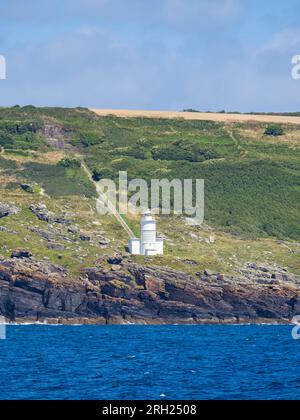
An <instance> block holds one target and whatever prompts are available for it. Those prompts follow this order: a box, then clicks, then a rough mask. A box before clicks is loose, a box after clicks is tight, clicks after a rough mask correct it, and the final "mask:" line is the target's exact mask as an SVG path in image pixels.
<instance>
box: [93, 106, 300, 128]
mask: <svg viewBox="0 0 300 420" xmlns="http://www.w3.org/2000/svg"><path fill="white" fill-rule="evenodd" d="M91 111H93V112H95V113H96V114H97V115H100V116H108V115H114V116H116V117H121V118H135V117H146V118H165V119H174V118H181V119H184V120H205V121H217V122H243V121H258V122H266V123H278V124H299V125H300V117H288V116H280V115H254V114H253V115H247V114H221V113H205V112H203V113H202V112H173V111H142V110H139V111H135V110H125V109H91Z"/></svg>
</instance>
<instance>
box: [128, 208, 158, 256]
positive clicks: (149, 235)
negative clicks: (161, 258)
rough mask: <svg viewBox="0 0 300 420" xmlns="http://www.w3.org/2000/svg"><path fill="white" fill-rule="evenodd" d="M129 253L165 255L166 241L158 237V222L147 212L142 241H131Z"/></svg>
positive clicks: (144, 219) (143, 223)
mask: <svg viewBox="0 0 300 420" xmlns="http://www.w3.org/2000/svg"><path fill="white" fill-rule="evenodd" d="M128 246H129V252H130V253H131V254H133V255H146V256H151V255H162V254H163V253H164V241H163V239H158V238H157V237H156V221H155V219H154V218H153V217H152V215H151V211H150V210H147V211H146V213H145V214H144V216H143V218H142V220H141V239H138V238H134V239H130V240H129V243H128Z"/></svg>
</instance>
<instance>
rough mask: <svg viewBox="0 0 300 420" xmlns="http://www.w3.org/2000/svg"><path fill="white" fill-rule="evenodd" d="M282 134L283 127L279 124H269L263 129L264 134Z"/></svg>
mask: <svg viewBox="0 0 300 420" xmlns="http://www.w3.org/2000/svg"><path fill="white" fill-rule="evenodd" d="M283 134H284V131H283V128H282V127H280V125H269V127H267V128H266V130H265V135H266V136H274V137H276V136H282V135H283Z"/></svg>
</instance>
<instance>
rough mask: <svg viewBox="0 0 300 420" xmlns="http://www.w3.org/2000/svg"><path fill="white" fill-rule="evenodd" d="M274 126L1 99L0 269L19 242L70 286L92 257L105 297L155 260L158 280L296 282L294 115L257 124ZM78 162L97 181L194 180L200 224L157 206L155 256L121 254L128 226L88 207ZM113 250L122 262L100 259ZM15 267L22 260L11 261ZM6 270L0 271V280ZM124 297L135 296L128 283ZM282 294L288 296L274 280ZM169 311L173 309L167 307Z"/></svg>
mask: <svg viewBox="0 0 300 420" xmlns="http://www.w3.org/2000/svg"><path fill="white" fill-rule="evenodd" d="M295 118H296V117H295ZM272 124H273V123H272V121H271V123H269V122H263V121H254V120H246V121H232V120H227V121H226V122H224V121H222V120H220V121H212V120H184V119H167V118H157V117H156V118H145V117H135V118H132V117H130V118H129V117H127V118H121V117H116V116H112V115H107V116H99V115H97V114H96V113H95V112H92V111H90V110H87V109H82V108H77V109H59V108H34V107H31V106H28V107H23V108H20V107H14V108H0V146H1V150H2V151H1V155H0V180H1V184H0V256H1V261H2V264H4V266H3V267H7V264H8V266H9V267H14V266H15V263H12V262H10V257H11V255H12V253H13V252H14V251H15V250H17V249H22V250H24V251H27V252H29V254H28V255H27V256H26V252H25V258H29V259H30V258H34V261H37V262H36V264H44V265H45V267H46V266H47V265H48V268H44V269H39V270H40V272H42V273H44V271H45V272H50V273H51V271H52V270H54V272H55V273H56V274H55V276H54V277H55V278H56V276H57V270H58V269H57V267H60V269H59V270H66V271H65V272H64V271H61V274H60V275H59V277H60V278H61V279H62V282H63V283H66V284H68V285H69V284H72V282H74V281H79V282H80V284H82V278H84V279H85V280H84V281H91V278H89V275H87V274H86V273H87V271H86V270H89V269H92V268H93V269H95V267H98V269H99V267H100V269H101V273H102V274H101V276H102V277H101V276H100V277H101V279H102V280H103V278H104V279H105V278H106V277H107V278H106V280H105V281H106V283H105V290H106V292H105V294H108V296H110V294H112V295H113V296H114V298H117V296H116V294H118V293H119V292H116V288H117V289H118V287H121V286H122V285H123V282H125V284H126V282H128V281H129V283H130V287H133V289H135V288H138V289H139V287H140V285H139V284H138V283H139V282H140V281H141V280H140V277H139V275H138V274H137V273H136V271H134V270H136V269H134V267H140V268H139V270H140V271H139V272H145V270H147V269H149V270H152V271H151V273H153V272H155V270H157V277H158V278H159V276H160V275H162V278H161V281H165V274H164V270H171V272H170V273H172V270H177V271H176V272H177V273H178V272H181V273H185V274H176V273H175V274H174V271H173V277H174V278H175V279H176V277H178V276H179V278H184V281H185V282H187V284H189V282H190V283H195V284H198V282H199V279H201V278H202V277H201V276H203V273H204V272H205V271H206V272H207V273H209V275H208V278H210V276H212V279H213V281H217V278H219V280H218V281H217V282H219V286H220V287H221V285H222V284H223V282H225V283H226V284H228V282H229V283H230V282H234V284H237V280H236V279H238V278H239V279H240V280H239V281H238V283H240V284H243V282H246V281H247V278H251V284H252V286H251V287H253V289H251V290H255V284H264V285H265V286H263V287H274V286H270V284H273V283H274V281H276V282H278V281H279V282H281V281H283V279H286V281H287V287H289V288H292V289H291V290H294V286H292V284H293V283H295V282H296V284H297V281H298V277H297V275H299V274H300V265H299V249H300V248H299V238H300V227H299V209H300V165H299V164H300V147H299V146H300V130H299V128H300V124H299V125H297V124H290V123H286V122H285V123H280V124H279V128H280V129H282V133H280V134H281V135H278V136H275V135H267V134H265V132H266V128H268V127H270V126H272ZM277 128H278V124H277ZM82 160H84V161H85V164H86V165H87V167H88V168H89V170H90V171H91V172H92V173H93V174H94V177H95V179H101V178H102V177H105V178H112V179H117V177H118V171H119V170H127V171H128V177H129V179H130V178H143V179H146V180H150V179H151V178H159V179H161V178H168V179H174V178H180V179H184V178H193V179H195V178H204V179H205V184H206V190H205V223H204V225H203V226H201V227H193V226H189V225H188V224H187V222H186V220H185V218H184V217H175V216H170V217H162V216H161V217H159V220H158V227H159V231H160V234H162V235H164V236H165V238H166V252H165V255H164V257H155V258H151V259H146V260H145V259H144V258H142V257H133V258H131V259H130V261H128V256H126V254H124V252H125V246H126V243H127V240H128V236H127V233H126V232H125V231H124V230H123V229H122V227H121V226H120V225H119V224H118V223H117V222H116V220H115V219H114V218H113V217H112V216H99V215H98V214H97V212H96V206H95V198H96V191H95V187H94V185H93V183H92V182H91V181H90V180H89V179H88V177H87V175H86V173H85V171H84V170H83V168H82V166H81V161H82ZM126 219H127V222H128V224H129V225H130V227H131V228H132V229H133V230H134V231H135V232H138V229H139V221H138V220H137V219H136V218H135V217H133V216H130V215H128V216H127V218H126ZM31 254H33V257H31ZM121 254H123V258H125V261H126V262H125V263H121V265H120V264H117V263H115V262H114V260H113V264H112V263H111V260H110V258H112V256H116V255H121ZM124 255H125V257H124ZM104 256H106V257H104ZM21 258H22V257H21ZM114 258H117V257H114ZM53 264H54V267H56V268H53V266H52V265H53ZM122 264H123V265H122ZM132 264H133V265H132ZM0 265H1V264H0ZM122 267H123V268H122ZM151 267H152V268H151ZM155 267H160V268H157V269H155ZM249 267H250V268H251V267H252V268H251V269H250V272H251V270H252V271H253V267H257V270H258V273H259V274H258V275H257V272H256V271H255V270H256V268H255V269H254V272H253V273H252V274H251V273H250V274H249V276H250V277H249V276H248V274H247V273H248V271H249ZM18 270H21V272H22V270H25V268H22V267H19V266H18ZM26 270H27V269H26ZM26 270H25V271H26ZM32 270H33V272H34V270H35V268H34V267H33V269H32ZM43 270H44V271H43ZM128 270H129V271H128ZM130 270H131V272H130ZM153 270H154V271H153ZM247 270H248V271H247ZM0 271H1V270H0ZM133 271H134V273H133ZM6 272H7V268H5V269H4V268H3V273H6ZM110 272H113V273H114V275H113V276H112V277H110V276H109V273H110ZM118 272H120V273H121V274H116V273H118ZM17 273H19V271H18V272H17ZM17 273H16V276H17V277H18V276H19V274H17ZM103 273H104V274H103ZM122 273H123V274H122ZM159 273H162V274H159ZM170 273H169V274H168V279H169V278H170V276H171V277H172V274H170ZM285 273H286V274H285ZM44 274H45V273H44ZM103 275H104V277H103ZM147 275H148V274H147ZM151 275H152V274H151ZM220 275H222V276H225V277H222V278H221V277H220ZM5 276H7V274H3V277H1V274H0V280H3V279H4V277H5ZM37 276H38V277H39V276H41V274H37ZM82 276H83V277H82ZM86 276H87V277H86ZM105 276H106V277H105ZM124 276H125V277H124ZM143 276H144V274H143ZM182 276H183V277H182ZM186 276H187V277H186ZM218 276H219V277H218ZM227 276H229V277H227ZM247 276H248V277H247ZM206 278H207V277H205V276H204V280H203V281H206V280H205V279H206ZM278 278H279V279H280V280H278ZM124 279H125V280H124ZM187 279H189V280H187ZM230 279H231V280H230ZM234 279H235V280H234ZM102 280H101V281H102ZM45 281H46V280H45ZM51 281H52V280H51ZM93 281H94V280H93ZM103 281H104V280H103ZM168 281H169V280H168ZM200 281H201V280H200ZM55 282H56V280H55ZM116 282H117V283H116ZM118 282H119V283H118ZM120 282H121V283H120ZM272 282H273V283H272ZM179 283H180V282H179ZM225 283H224V284H225ZM107 284H109V287H110V289H107ZM281 286H282V285H281ZM281 286H280V287H281ZM3 287H4V286H3ZM22 287H23V286H22ZM26 287H28V286H26ZM97 287H98V286H97ZM124 287H125V286H124V285H123V286H122V287H121V289H122V290H123V292H122V296H123V297H122V298H124V299H125V297H124V296H126V293H127V298H126V299H129V297H128V296H129V295H130V294H129V292H126V293H125V292H124V290H125V289H126V287H125V289H124ZM153 287H154V292H155V293H158V295H159V296H160V292H159V291H158V290H157V289H155V287H158V286H157V285H156V286H153V285H151V286H150V290H149V292H151V293H152V292H153V290H152V289H151V288H153ZM164 287H165V286H164ZM170 287H171V286H170ZM172 287H173V286H172ZM177 287H178V284H177V283H176V288H177ZM185 287H186V286H185ZM259 287H261V286H259ZM297 287H298V286H297ZM297 287H296V289H297ZM25 289H26V288H25ZM275 289H276V287H275ZM3 290H4V289H3ZM5 290H6V289H5ZM112 290H113V291H112ZM118 290H119V289H118ZM151 290H152V291H151ZM233 290H236V289H235V288H233ZM0 292H1V287H0ZM277 292H278V290H277ZM277 292H276V293H277ZM38 293H39V292H38ZM43 293H44V292H43ZM95 293H96V294H97V293H99V291H98V292H96V291H95ZM102 293H103V291H102ZM124 293H125V295H124ZM130 293H131V292H130ZM132 293H133V292H132ZM168 293H169V292H168ZM193 293H195V294H197V293H199V290H198V291H196V290H195V291H194V292H193ZM201 293H203V291H202V292H201ZM207 293H209V292H207ZM234 293H235V292H233V294H234ZM251 293H252V292H251ZM262 293H265V292H262ZM278 293H279V292H278ZM293 293H294V292H292V294H293ZM130 296H135V298H134V299H136V295H135V294H134V293H133V294H131V295H130ZM259 296H260V295H259ZM259 296H258V297H257V299H258V300H260V297H259ZM280 296H281V298H283V297H282V296H290V295H285V292H284V291H282V290H281V291H280ZM281 298H280V299H281ZM132 299H133V298H132ZM159 299H161V297H160V298H159ZM164 299H166V298H164ZM180 299H181V298H180ZM182 299H183V300H184V299H185V297H182ZM193 299H194V298H193ZM193 299H192V300H193ZM270 299H271V300H272V297H271V298H270ZM274 299H275V298H274ZM276 299H277V298H276ZM276 299H275V300H276ZM289 299H292V298H291V297H289ZM175 300H176V299H175ZM229 300H230V301H231V300H232V299H231V298H230V299H229ZM127 304H128V302H127V303H126V305H127ZM227 304H228V302H227V303H226V305H227ZM3 305H4V303H3ZM204 306H205V305H204ZM213 306H214V305H212V307H213ZM177 309H178V308H177ZM0 310H1V299H0ZM201 310H203V308H202V309H201ZM223 310H225V309H224V308H223ZM272 311H273V313H274V308H273V309H272ZM25 312H26V311H25ZM96 312H97V311H96ZM171 312H172V311H171ZM225 312H226V311H225ZM229 312H230V311H229ZM263 312H264V311H263V310H262V311H260V313H261V314H262V313H263ZM92 313H94V314H95V312H93V311H92ZM185 313H186V312H185ZM222 313H223V315H224V311H223V312H222ZM266 313H267V312H266ZM278 313H279V315H278V316H280V311H279V312H278ZM286 313H287V312H286V311H285V316H287V315H286ZM87 314H88V311H83V315H84V316H87ZM230 314H231V315H232V313H230ZM223 315H222V316H223ZM118 316H119V315H118ZM151 316H154V315H153V314H152V315H151ZM168 316H169V317H170V316H172V313H171V315H170V311H169V312H168ZM214 316H215V317H217V315H216V314H215V315H214ZM241 316H246V318H247V316H248V317H249V316H250V315H249V314H248V315H247V314H246V315H245V313H243V314H241ZM257 316H259V314H258V315H257ZM263 316H264V315H261V317H263ZM253 317H255V316H254V315H253ZM200 318H201V317H200ZM203 318H205V316H204V315H203ZM206 319H207V317H206Z"/></svg>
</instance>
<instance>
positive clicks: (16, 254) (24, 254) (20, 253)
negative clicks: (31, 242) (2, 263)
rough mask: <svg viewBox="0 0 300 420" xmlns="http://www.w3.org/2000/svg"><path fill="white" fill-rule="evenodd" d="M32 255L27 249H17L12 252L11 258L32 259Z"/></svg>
mask: <svg viewBox="0 0 300 420" xmlns="http://www.w3.org/2000/svg"><path fill="white" fill-rule="evenodd" d="M31 257H32V253H31V252H30V251H28V250H26V249H16V250H15V251H13V252H12V254H11V258H31Z"/></svg>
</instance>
